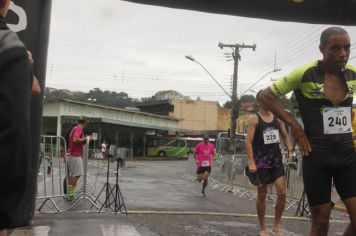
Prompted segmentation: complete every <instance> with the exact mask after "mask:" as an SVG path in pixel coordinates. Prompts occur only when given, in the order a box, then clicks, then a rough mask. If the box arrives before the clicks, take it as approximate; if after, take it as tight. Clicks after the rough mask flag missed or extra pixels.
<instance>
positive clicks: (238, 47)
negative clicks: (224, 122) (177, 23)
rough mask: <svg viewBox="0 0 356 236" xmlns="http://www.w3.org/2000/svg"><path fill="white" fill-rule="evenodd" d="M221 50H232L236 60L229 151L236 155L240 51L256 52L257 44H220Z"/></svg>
mask: <svg viewBox="0 0 356 236" xmlns="http://www.w3.org/2000/svg"><path fill="white" fill-rule="evenodd" d="M218 46H219V48H221V49H223V48H225V47H228V48H231V49H232V51H233V53H232V57H233V59H234V75H233V80H232V94H231V105H232V109H231V122H230V132H229V138H230V145H229V151H230V152H231V153H232V154H235V153H236V143H235V133H236V119H237V118H238V116H239V107H238V106H239V104H238V103H237V78H238V67H239V60H241V56H240V51H241V50H242V49H244V48H252V50H254V51H255V50H256V44H253V45H245V44H244V43H243V44H223V43H220V42H219V44H218Z"/></svg>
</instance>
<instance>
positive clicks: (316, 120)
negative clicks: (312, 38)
mask: <svg viewBox="0 0 356 236" xmlns="http://www.w3.org/2000/svg"><path fill="white" fill-rule="evenodd" d="M319 48H320V52H321V53H322V55H323V59H322V60H320V61H313V62H311V63H309V64H307V65H304V66H302V67H299V68H297V69H296V70H294V71H293V72H291V73H290V74H289V75H288V76H285V77H283V78H281V79H279V80H277V81H276V82H275V83H273V84H272V85H271V86H270V87H269V88H267V89H265V90H264V91H263V93H262V94H261V95H260V102H261V103H262V104H263V105H264V106H266V107H268V108H269V109H270V110H271V111H272V112H273V113H274V114H275V115H277V116H278V118H280V119H281V120H283V121H285V122H286V123H287V124H288V125H290V126H291V132H292V136H293V138H294V141H295V142H298V143H299V145H300V149H301V152H302V154H303V156H304V158H303V179H304V185H305V190H306V194H307V197H308V202H309V205H310V209H311V214H312V228H311V234H310V235H319V236H320V235H327V232H328V226H329V218H330V213H331V204H330V203H331V181H332V179H333V180H334V182H335V186H336V189H337V191H338V193H339V195H340V197H341V198H342V200H343V201H344V203H345V205H346V207H347V209H348V211H349V212H350V218H351V224H350V225H349V226H348V228H347V230H346V232H345V234H344V235H356V183H355V180H356V153H355V149H354V146H353V142H352V122H351V121H352V117H351V116H352V115H351V114H352V111H351V107H352V100H353V97H354V93H355V90H356V69H355V68H354V67H352V66H350V65H348V64H347V61H348V58H349V55H350V38H349V35H348V33H347V32H346V31H345V30H344V29H342V28H339V27H331V28H328V29H326V30H325V31H324V32H323V33H322V34H321V37H320V46H319ZM290 91H294V93H295V96H296V98H297V101H298V106H299V110H300V114H301V117H302V120H303V124H304V130H303V129H302V128H301V126H300V125H299V124H298V122H297V121H296V120H295V119H294V118H293V117H291V116H290V115H289V114H288V113H287V112H286V111H285V110H284V108H283V106H282V105H281V103H280V102H279V101H278V98H277V97H278V96H281V95H284V94H287V93H288V92H290Z"/></svg>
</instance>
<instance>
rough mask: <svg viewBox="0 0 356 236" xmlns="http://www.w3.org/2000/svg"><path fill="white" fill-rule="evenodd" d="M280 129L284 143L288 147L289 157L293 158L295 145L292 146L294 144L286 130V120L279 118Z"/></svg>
mask: <svg viewBox="0 0 356 236" xmlns="http://www.w3.org/2000/svg"><path fill="white" fill-rule="evenodd" d="M279 131H280V132H281V136H282V139H283V143H284V145H285V148H286V149H287V152H288V159H289V160H293V159H294V158H295V156H294V153H293V151H294V147H293V146H292V144H291V142H290V140H289V136H288V132H287V130H286V127H285V125H284V122H283V121H281V120H279Z"/></svg>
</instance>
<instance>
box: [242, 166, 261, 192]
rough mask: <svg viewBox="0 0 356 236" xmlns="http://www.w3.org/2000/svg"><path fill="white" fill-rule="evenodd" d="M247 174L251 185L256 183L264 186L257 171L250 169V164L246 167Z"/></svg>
mask: <svg viewBox="0 0 356 236" xmlns="http://www.w3.org/2000/svg"><path fill="white" fill-rule="evenodd" d="M245 176H246V177H247V178H248V180H249V182H250V184H251V185H254V186H257V187H259V186H262V183H261V181H260V178H259V177H258V174H257V171H254V172H251V171H250V170H249V169H248V166H246V167H245Z"/></svg>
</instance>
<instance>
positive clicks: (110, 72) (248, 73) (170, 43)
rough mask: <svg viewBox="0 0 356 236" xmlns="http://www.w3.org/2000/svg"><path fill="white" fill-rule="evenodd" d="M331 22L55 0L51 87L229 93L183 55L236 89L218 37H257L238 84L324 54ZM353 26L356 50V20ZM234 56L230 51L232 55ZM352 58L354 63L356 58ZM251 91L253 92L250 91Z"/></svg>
mask: <svg viewBox="0 0 356 236" xmlns="http://www.w3.org/2000/svg"><path fill="white" fill-rule="evenodd" d="M327 27H328V26H327V25H312V24H301V23H290V22H277V21H269V20H262V19H253V18H244V17H236V16H227V15H218V14H209V13H202V12H195V11H186V10H177V9H170V8H163V7H155V6H147V5H139V4H133V3H128V2H125V1H120V0H105V1H97V0H75V1H71V0H57V1H53V6H52V22H51V35H50V45H49V57H48V68H47V82H46V83H47V87H54V88H66V89H70V90H76V91H88V90H90V89H92V88H95V87H98V88H100V89H102V90H110V91H117V92H120V91H124V92H126V93H128V94H129V96H130V97H134V98H141V97H149V96H152V95H153V94H154V93H156V92H157V91H160V90H169V89H173V90H177V91H178V92H181V93H182V94H183V95H185V96H190V97H192V98H197V97H200V98H202V99H203V100H212V101H219V102H220V103H221V104H222V103H224V102H225V101H227V100H229V98H228V96H227V95H226V94H224V92H223V91H222V90H221V89H220V88H219V87H218V86H217V85H216V84H215V82H214V81H213V80H212V79H211V78H210V77H209V76H208V74H207V73H206V72H205V71H204V70H203V69H202V68H201V67H200V66H199V65H198V64H196V63H194V62H192V61H189V60H187V59H186V58H185V56H186V55H192V56H193V57H194V58H195V59H196V60H197V61H199V62H200V63H201V64H203V65H204V66H205V67H206V68H207V69H208V70H209V71H210V73H211V74H212V75H213V76H214V77H215V78H216V80H218V81H219V83H220V84H221V85H222V86H223V87H224V88H225V89H226V90H227V91H229V92H231V76H232V74H233V61H228V60H229V58H226V56H225V53H228V54H230V55H231V52H232V51H231V49H228V48H226V49H224V50H221V49H220V48H219V47H218V43H219V42H223V43H229V44H230V43H231V44H235V43H240V44H241V43H245V44H254V43H255V44H256V45H257V47H256V51H252V50H251V49H244V50H242V51H241V57H242V60H241V61H240V64H239V78H238V92H239V93H240V94H241V93H243V92H244V91H245V90H246V89H247V88H248V87H249V86H251V84H253V83H254V82H255V81H257V80H259V79H260V78H262V77H263V76H264V75H266V74H268V72H271V71H272V70H273V68H274V61H275V54H276V55H277V57H276V58H277V60H276V62H277V63H276V65H277V67H279V68H281V69H282V71H281V72H277V73H269V74H268V75H267V76H265V77H264V79H262V80H261V82H260V83H258V84H257V85H256V86H255V87H254V89H253V90H254V91H257V90H259V89H261V88H264V87H266V86H267V85H268V84H270V83H271V82H270V81H271V78H278V77H279V76H282V75H284V74H287V73H289V72H290V71H291V70H292V69H293V68H294V67H296V66H299V65H302V64H305V63H308V62H310V61H311V60H314V59H320V57H321V55H320V53H319V51H318V41H319V36H320V33H321V32H322V30H323V29H325V28H327ZM345 29H346V30H347V31H348V32H349V33H350V36H351V43H352V48H353V50H352V51H351V56H350V58H352V57H355V56H356V55H355V54H356V53H354V52H355V51H356V50H355V49H356V44H355V43H353V42H355V41H356V27H345ZM230 59H231V58H230ZM350 63H353V64H356V58H355V59H351V60H350ZM249 93H252V92H251V91H250V92H249Z"/></svg>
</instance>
